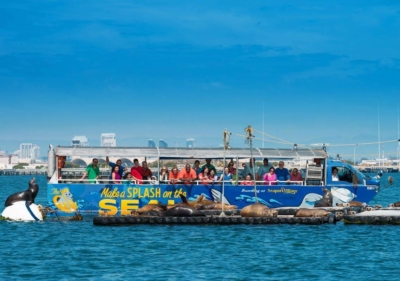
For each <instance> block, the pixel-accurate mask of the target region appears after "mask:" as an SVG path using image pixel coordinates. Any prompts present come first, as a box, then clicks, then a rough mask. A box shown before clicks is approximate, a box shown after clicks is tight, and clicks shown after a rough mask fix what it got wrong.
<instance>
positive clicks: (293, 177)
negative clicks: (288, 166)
mask: <svg viewBox="0 0 400 281" xmlns="http://www.w3.org/2000/svg"><path fill="white" fill-rule="evenodd" d="M290 181H298V182H300V181H303V177H302V176H301V174H300V173H299V170H297V168H293V170H292V172H291V173H290ZM297 184H299V183H297Z"/></svg>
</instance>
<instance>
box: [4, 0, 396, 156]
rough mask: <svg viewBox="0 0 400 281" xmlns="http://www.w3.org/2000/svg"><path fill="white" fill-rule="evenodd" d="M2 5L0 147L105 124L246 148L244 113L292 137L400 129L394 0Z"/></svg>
mask: <svg viewBox="0 0 400 281" xmlns="http://www.w3.org/2000/svg"><path fill="white" fill-rule="evenodd" d="M82 2H83V3H82ZM0 15H1V17H0V85H1V86H0V96H1V99H0V120H1V122H0V132H1V134H0V149H3V150H8V151H14V150H17V149H18V147H19V144H20V143H21V142H32V143H36V144H38V145H39V146H40V147H41V148H42V155H44V154H45V153H46V151H47V147H48V144H49V143H51V144H53V145H69V144H70V141H71V139H72V138H73V137H74V136H75V135H86V136H87V137H88V139H89V142H90V144H91V145H94V146H97V145H99V143H100V134H101V133H106V132H114V133H116V136H117V144H118V145H119V146H146V145H147V140H148V139H149V138H152V139H156V140H157V139H159V138H162V139H164V140H166V141H167V142H168V143H169V145H170V146H175V145H176V144H175V143H177V142H179V143H180V145H183V144H184V142H185V140H186V138H195V139H196V145H198V146H214V147H215V146H218V144H220V143H222V131H223V129H224V128H227V129H228V130H229V131H230V132H232V133H233V135H232V138H231V145H232V146H235V147H245V144H244V140H243V139H242V138H241V137H239V136H237V135H238V134H243V132H244V128H245V127H246V126H247V125H252V126H253V128H255V129H256V130H259V131H263V130H265V133H267V134H269V135H272V136H275V137H278V138H280V139H283V140H286V141H289V142H293V143H298V144H313V143H330V144H332V145H334V144H354V143H360V144H361V143H370V142H377V141H378V132H379V131H380V139H381V141H388V140H396V139H398V100H399V98H400V79H399V77H400V39H399V38H400V3H399V2H398V1H350V2H349V1H301V2H298V1H268V2H267V1H250V2H249V1H207V0H206V1H99V0H96V1H91V0H87V1H3V2H2V3H1V4H0ZM378 109H379V112H380V114H379V115H378ZM263 115H264V122H263ZM378 116H379V120H380V122H379V123H378ZM263 123H264V128H263ZM378 127H379V130H378ZM256 137H258V138H262V134H260V133H258V134H256ZM265 139H268V138H267V137H265ZM254 144H255V146H258V147H262V143H261V142H260V141H258V140H256V141H255V143H254ZM264 146H265V147H275V146H280V147H282V146H281V145H277V144H275V143H271V142H266V143H265V145H264ZM287 147H289V146H287ZM378 147H379V146H378V144H373V145H360V146H357V148H356V152H357V155H360V156H357V157H361V155H362V156H363V157H367V158H374V157H376V156H377V155H374V154H377V153H378ZM397 148H398V144H397V143H395V142H392V143H385V144H384V147H381V149H382V150H384V151H385V152H386V154H388V153H390V154H395V153H396V151H397ZM328 151H329V152H330V153H341V154H342V155H353V153H354V148H353V147H351V146H350V147H338V146H332V147H329V148H328ZM345 158H349V159H352V156H348V157H347V156H345Z"/></svg>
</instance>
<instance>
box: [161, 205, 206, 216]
mask: <svg viewBox="0 0 400 281" xmlns="http://www.w3.org/2000/svg"><path fill="white" fill-rule="evenodd" d="M159 214H160V215H161V216H163V217H205V216H206V214H205V213H203V212H202V211H199V210H197V209H195V208H193V207H190V206H175V207H173V208H171V209H168V210H166V211H164V212H160V213H159Z"/></svg>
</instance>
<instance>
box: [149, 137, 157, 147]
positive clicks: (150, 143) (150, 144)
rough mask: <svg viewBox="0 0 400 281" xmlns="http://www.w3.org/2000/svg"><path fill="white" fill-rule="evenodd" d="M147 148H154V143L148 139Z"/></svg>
mask: <svg viewBox="0 0 400 281" xmlns="http://www.w3.org/2000/svg"><path fill="white" fill-rule="evenodd" d="M148 147H156V143H155V142H154V141H153V140H152V139H149V142H148Z"/></svg>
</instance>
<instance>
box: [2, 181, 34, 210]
mask: <svg viewBox="0 0 400 281" xmlns="http://www.w3.org/2000/svg"><path fill="white" fill-rule="evenodd" d="M38 191H39V186H38V184H37V183H36V180H35V178H32V179H31V180H30V181H29V188H28V189H27V190H25V191H21V192H17V193H14V194H11V195H10V196H8V198H7V200H6V202H5V204H4V206H5V207H8V206H11V205H12V204H13V203H15V202H19V201H27V202H28V204H29V205H31V204H32V203H34V202H35V201H34V200H35V198H36V195H37V194H38Z"/></svg>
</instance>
